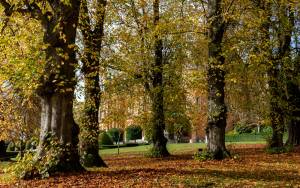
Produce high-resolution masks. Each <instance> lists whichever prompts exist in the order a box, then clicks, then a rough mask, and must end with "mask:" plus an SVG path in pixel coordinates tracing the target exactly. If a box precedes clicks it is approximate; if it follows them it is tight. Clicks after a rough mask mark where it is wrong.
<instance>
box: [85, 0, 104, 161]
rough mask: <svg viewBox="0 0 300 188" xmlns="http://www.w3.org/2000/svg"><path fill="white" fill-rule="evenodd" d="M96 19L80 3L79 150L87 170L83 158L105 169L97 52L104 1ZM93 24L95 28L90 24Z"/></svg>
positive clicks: (101, 0) (100, 40) (98, 7)
mask: <svg viewBox="0 0 300 188" xmlns="http://www.w3.org/2000/svg"><path fill="white" fill-rule="evenodd" d="M94 3H95V4H96V5H94V6H95V7H94V8H95V9H96V13H95V15H93V17H90V15H89V12H90V11H89V8H88V2H87V1H86V0H83V1H82V4H81V16H80V29H81V33H82V38H83V46H84V47H83V48H84V49H83V53H82V55H81V61H82V69H81V71H82V73H83V75H84V84H85V85H84V86H85V88H84V97H85V103H84V110H83V112H84V114H83V119H82V126H81V141H80V145H81V146H80V150H81V158H82V163H83V164H84V165H85V166H86V163H85V159H86V157H85V156H86V155H90V156H93V158H94V160H93V163H91V162H89V163H88V164H89V165H92V166H106V165H105V163H104V161H103V160H102V159H101V157H100V156H99V151H98V150H99V146H98V136H99V117H98V116H99V107H100V103H101V88H100V80H99V77H100V73H99V71H100V52H101V44H102V37H103V30H104V28H103V25H104V17H105V7H106V0H100V1H97V2H94ZM93 23H94V24H93Z"/></svg>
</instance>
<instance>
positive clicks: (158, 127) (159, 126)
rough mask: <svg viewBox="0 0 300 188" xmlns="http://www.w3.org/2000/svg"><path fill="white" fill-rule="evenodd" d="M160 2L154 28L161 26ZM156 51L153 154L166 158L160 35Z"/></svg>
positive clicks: (157, 37)
mask: <svg viewBox="0 0 300 188" xmlns="http://www.w3.org/2000/svg"><path fill="white" fill-rule="evenodd" d="M159 4H160V3H159V0H154V2H153V10H154V26H155V27H157V26H158V24H159ZM154 40H155V42H154V51H155V62H154V66H153V68H152V72H153V73H152V74H153V75H152V76H153V80H152V87H153V88H152V93H151V96H152V97H151V98H152V113H153V117H152V124H153V127H152V141H153V148H152V150H151V153H152V155H153V156H157V157H158V156H159V157H165V156H168V155H170V154H169V152H168V150H167V141H168V140H167V139H166V138H165V136H164V130H165V114H164V86H163V66H164V65H163V54H162V50H163V43H162V40H161V39H160V37H159V36H158V34H156V35H155V39H154Z"/></svg>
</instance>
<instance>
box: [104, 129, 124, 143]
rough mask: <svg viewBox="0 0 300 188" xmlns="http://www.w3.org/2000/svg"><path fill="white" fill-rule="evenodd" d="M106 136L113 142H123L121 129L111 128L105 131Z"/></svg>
mask: <svg viewBox="0 0 300 188" xmlns="http://www.w3.org/2000/svg"><path fill="white" fill-rule="evenodd" d="M107 134H108V135H109V136H110V137H111V139H112V141H113V142H115V143H117V142H123V135H124V132H123V130H122V129H118V128H112V129H109V130H108V131H107Z"/></svg>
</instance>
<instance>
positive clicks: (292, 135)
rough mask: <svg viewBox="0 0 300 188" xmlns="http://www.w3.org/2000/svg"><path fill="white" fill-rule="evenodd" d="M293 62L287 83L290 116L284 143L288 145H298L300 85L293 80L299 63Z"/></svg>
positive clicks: (299, 68) (299, 138)
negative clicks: (286, 137) (292, 69)
mask: <svg viewBox="0 0 300 188" xmlns="http://www.w3.org/2000/svg"><path fill="white" fill-rule="evenodd" d="M295 64H296V66H295V67H294V71H293V72H292V73H291V74H290V75H289V76H290V79H289V81H288V85H287V89H288V105H289V109H290V117H289V124H288V139H287V141H286V145H290V146H299V145H300V86H299V85H298V83H297V81H295V80H294V79H295V78H297V77H299V70H300V65H298V63H297V60H296V61H295Z"/></svg>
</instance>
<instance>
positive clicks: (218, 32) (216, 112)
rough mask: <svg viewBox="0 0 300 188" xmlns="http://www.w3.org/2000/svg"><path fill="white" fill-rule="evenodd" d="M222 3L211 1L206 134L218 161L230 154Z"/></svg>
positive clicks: (209, 4) (210, 147) (209, 7)
mask: <svg viewBox="0 0 300 188" xmlns="http://www.w3.org/2000/svg"><path fill="white" fill-rule="evenodd" d="M221 4H222V1H221V0H210V1H209V3H208V9H209V16H208V21H209V23H210V26H209V29H208V37H209V44H208V49H209V63H208V72H207V81H208V124H207V128H206V134H207V138H208V143H207V149H208V152H209V153H211V154H212V156H213V158H214V159H223V158H225V157H226V155H228V154H229V153H228V152H227V150H226V147H225V128H226V113H227V108H226V105H225V91H224V89H225V71H224V70H223V69H222V66H223V65H224V63H225V58H224V57H223V56H222V41H223V36H224V32H225V27H226V24H225V21H224V20H223V16H222V7H221V6H222V5H221Z"/></svg>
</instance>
